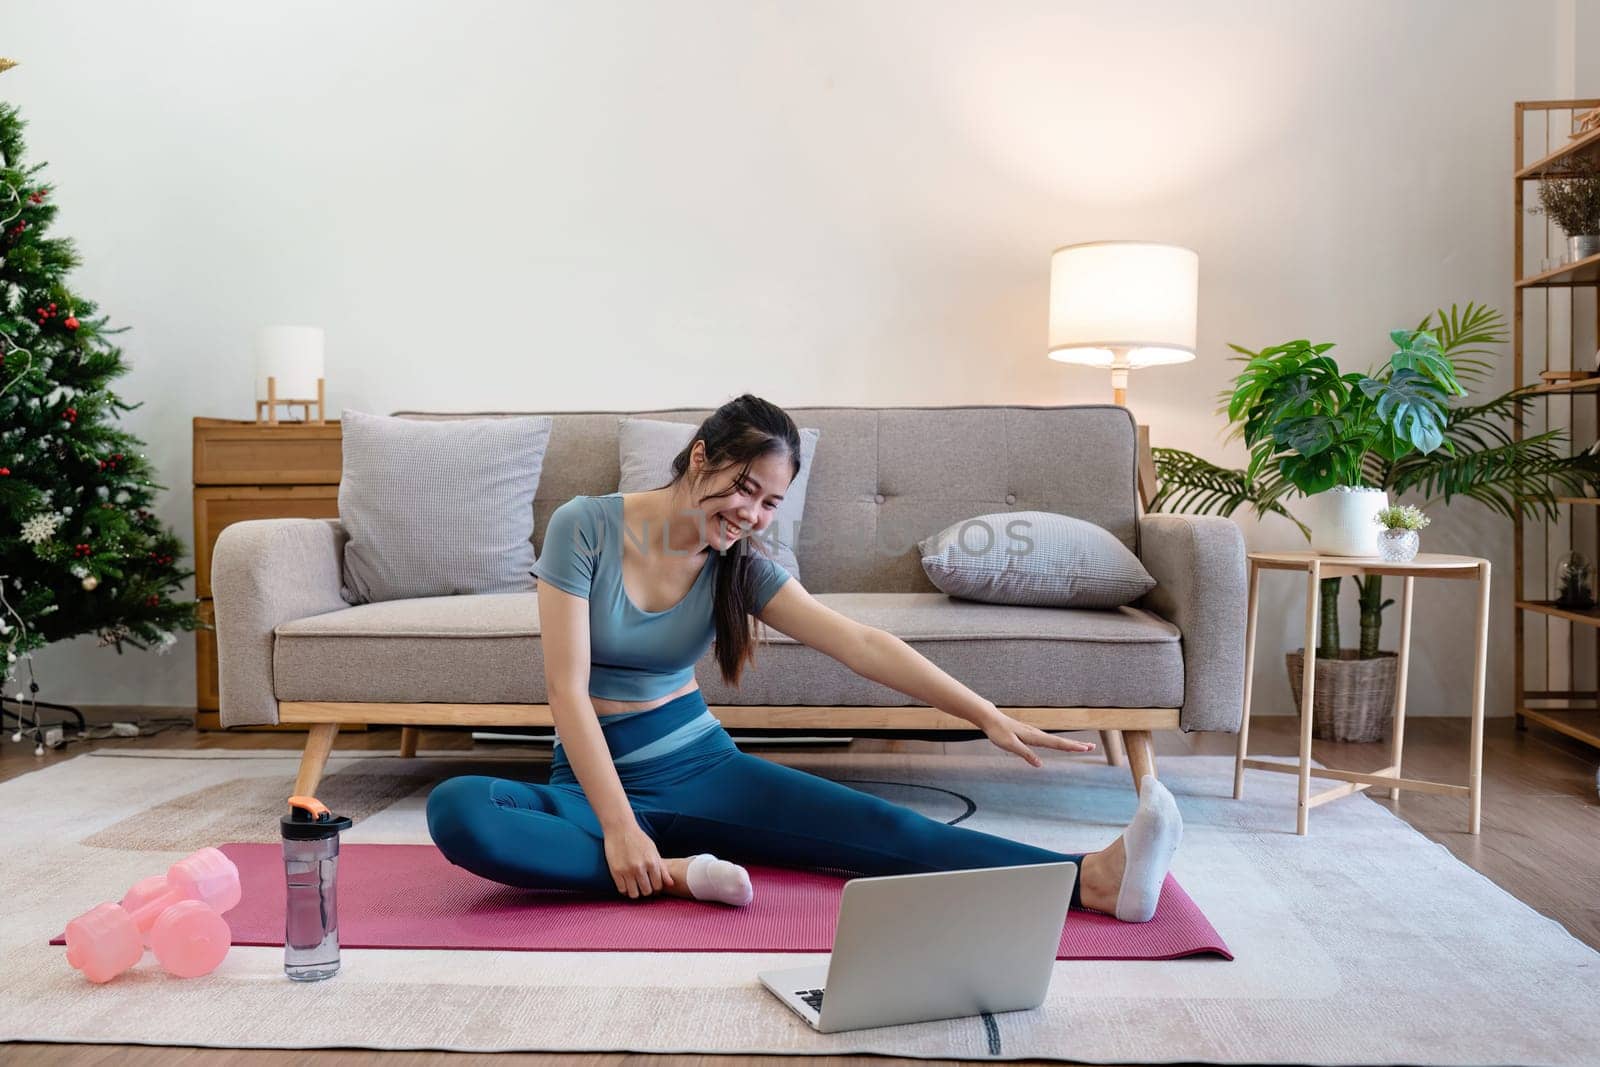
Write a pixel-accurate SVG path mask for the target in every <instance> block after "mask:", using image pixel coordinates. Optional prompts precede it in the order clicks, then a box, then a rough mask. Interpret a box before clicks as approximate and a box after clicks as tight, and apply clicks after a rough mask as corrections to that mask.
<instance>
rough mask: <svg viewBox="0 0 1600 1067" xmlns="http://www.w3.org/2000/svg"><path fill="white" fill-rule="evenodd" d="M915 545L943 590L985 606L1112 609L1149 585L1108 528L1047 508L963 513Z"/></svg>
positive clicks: (1146, 575) (1135, 597)
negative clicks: (964, 516) (966, 516)
mask: <svg viewBox="0 0 1600 1067" xmlns="http://www.w3.org/2000/svg"><path fill="white" fill-rule="evenodd" d="M918 548H920V549H921V551H922V569H923V571H924V572H926V573H927V575H928V580H929V581H931V582H932V583H933V584H934V585H935V586H936V587H938V588H939V589H940V590H941V591H942V592H945V593H948V594H950V595H951V596H958V597H965V598H966V599H968V600H983V601H987V602H989V603H991V604H1031V605H1034V606H1036V607H1058V608H1116V607H1121V606H1122V605H1124V604H1131V603H1132V602H1133V601H1135V600H1138V599H1139V598H1140V597H1142V596H1144V594H1146V593H1148V592H1149V591H1150V590H1152V589H1154V588H1155V586H1156V580H1155V579H1154V578H1152V577H1150V572H1149V571H1146V570H1145V569H1144V566H1143V564H1141V563H1140V562H1139V557H1137V556H1135V555H1134V554H1133V553H1132V552H1129V551H1128V549H1127V548H1126V547H1125V546H1124V545H1123V543H1122V542H1121V541H1119V540H1117V538H1116V537H1115V536H1113V535H1112V534H1111V532H1110V531H1108V530H1105V529H1103V528H1102V527H1099V526H1096V525H1095V524H1094V523H1092V522H1085V521H1084V520H1082V519H1074V518H1072V517H1071V516H1069V515H1057V514H1055V513H1054V512H1049V511H1005V512H997V513H994V514H991V515H979V516H978V517H977V518H975V519H964V520H962V521H961V522H958V523H956V524H955V525H953V526H949V527H946V528H945V529H943V530H941V531H939V532H938V533H936V534H934V535H933V536H932V537H929V538H925V539H924V540H922V541H921V542H919V543H918Z"/></svg>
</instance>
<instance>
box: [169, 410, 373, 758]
mask: <svg viewBox="0 0 1600 1067" xmlns="http://www.w3.org/2000/svg"><path fill="white" fill-rule="evenodd" d="M342 469H343V453H342V451H341V437H340V426H339V423H338V421H337V420H332V421H329V422H325V423H308V422H283V421H280V422H279V423H277V425H270V424H267V423H258V422H253V421H251V420H249V419H203V418H196V419H195V420H194V561H195V562H194V571H195V579H194V580H195V596H196V597H197V598H198V599H199V601H200V615H201V617H202V618H203V619H205V621H206V624H207V625H215V622H216V614H215V612H214V610H213V608H212V603H211V551H212V549H213V547H215V545H216V543H217V535H218V534H220V533H221V532H222V530H223V527H225V526H227V525H228V524H230V523H235V522H242V521H244V520H245V519H283V518H307V519H333V518H338V517H339V475H340V472H341V471H342ZM220 706H221V705H220V701H219V700H218V696H217V641H216V633H215V631H213V630H196V631H195V725H196V726H197V727H199V728H200V729H202V730H220V729H222V722H221V718H220V716H219V713H218V709H219V707H220ZM241 729H249V730H299V731H302V732H303V731H304V730H305V729H306V727H305V726H301V725H297V724H291V725H287V726H253V727H241Z"/></svg>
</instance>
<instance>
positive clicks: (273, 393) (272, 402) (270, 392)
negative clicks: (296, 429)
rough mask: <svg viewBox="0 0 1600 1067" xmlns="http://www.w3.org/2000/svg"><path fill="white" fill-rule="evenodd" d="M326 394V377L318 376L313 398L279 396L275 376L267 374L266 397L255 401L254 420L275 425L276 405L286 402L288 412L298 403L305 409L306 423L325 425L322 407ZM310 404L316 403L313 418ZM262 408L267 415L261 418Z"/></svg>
mask: <svg viewBox="0 0 1600 1067" xmlns="http://www.w3.org/2000/svg"><path fill="white" fill-rule="evenodd" d="M326 394H327V379H325V378H318V379H317V395H316V398H315V399H311V398H303V397H287V396H279V395H278V379H277V378H276V377H273V376H270V375H269V376H268V377H267V398H266V399H265V400H257V401H256V422H257V423H258V424H260V425H264V426H276V425H278V405H279V404H287V405H289V407H290V414H293V413H294V411H293V408H294V405H296V404H299V405H301V406H302V407H303V408H304V409H305V416H306V417H305V422H306V423H308V424H310V425H312V426H326V425H327V416H326V412H325V411H324V408H323V402H324V398H325V397H326ZM312 404H315V405H317V417H316V418H315V419H313V418H312V417H311V405H312ZM263 409H265V410H266V413H267V417H266V418H262V417H261V412H262V410H263ZM284 421H289V420H284Z"/></svg>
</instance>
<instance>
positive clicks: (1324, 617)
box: [1317, 578, 1344, 659]
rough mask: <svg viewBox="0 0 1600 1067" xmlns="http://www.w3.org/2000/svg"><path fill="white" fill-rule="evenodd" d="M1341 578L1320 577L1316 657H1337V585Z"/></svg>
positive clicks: (1341, 580)
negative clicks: (1319, 630)
mask: <svg viewBox="0 0 1600 1067" xmlns="http://www.w3.org/2000/svg"><path fill="white" fill-rule="evenodd" d="M1343 581H1344V579H1343V578H1324V579H1322V582H1321V585H1322V597H1321V600H1320V607H1319V608H1318V621H1319V622H1320V623H1321V624H1322V634H1321V636H1320V637H1319V638H1318V639H1317V658H1318V659H1338V658H1339V585H1340V583H1341V582H1343Z"/></svg>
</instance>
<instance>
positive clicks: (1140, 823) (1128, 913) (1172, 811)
mask: <svg viewBox="0 0 1600 1067" xmlns="http://www.w3.org/2000/svg"><path fill="white" fill-rule="evenodd" d="M1182 837H1183V819H1182V817H1181V816H1179V814H1178V802H1177V801H1176V800H1173V799H1172V794H1171V793H1169V792H1167V787H1166V786H1164V785H1162V784H1161V783H1160V782H1158V781H1156V778H1155V776H1154V775H1151V774H1147V775H1145V776H1144V781H1142V782H1140V783H1139V810H1138V811H1137V812H1136V813H1135V814H1134V816H1133V822H1131V823H1129V824H1128V828H1127V829H1126V830H1124V831H1123V832H1122V847H1123V850H1124V851H1125V852H1126V854H1127V862H1126V866H1124V868H1123V871H1122V886H1121V887H1120V888H1119V889H1118V890H1117V918H1119V919H1121V920H1122V921H1123V922H1128V923H1147V922H1149V921H1150V919H1151V918H1152V917H1153V916H1154V915H1155V913H1156V901H1158V900H1159V899H1160V898H1161V886H1162V884H1163V883H1164V882H1166V880H1167V867H1168V866H1170V865H1171V863H1172V854H1173V853H1174V852H1176V851H1177V848H1178V841H1179V840H1181V839H1182Z"/></svg>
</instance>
